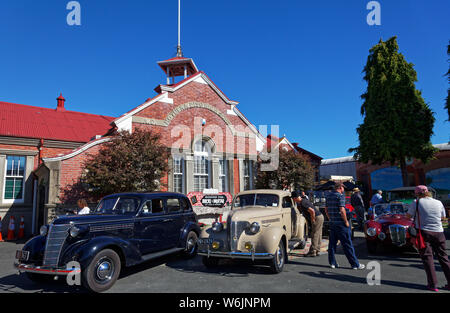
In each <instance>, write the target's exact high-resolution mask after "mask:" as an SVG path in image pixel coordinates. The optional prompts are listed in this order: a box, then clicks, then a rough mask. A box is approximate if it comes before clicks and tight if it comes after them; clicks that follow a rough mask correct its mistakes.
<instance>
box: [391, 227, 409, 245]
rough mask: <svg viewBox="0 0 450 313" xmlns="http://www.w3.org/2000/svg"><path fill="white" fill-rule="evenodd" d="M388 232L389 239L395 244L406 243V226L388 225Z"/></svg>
mask: <svg viewBox="0 0 450 313" xmlns="http://www.w3.org/2000/svg"><path fill="white" fill-rule="evenodd" d="M389 233H390V235H391V241H392V243H393V244H394V245H396V246H399V247H400V246H403V245H405V244H406V227H405V226H402V225H390V226H389Z"/></svg>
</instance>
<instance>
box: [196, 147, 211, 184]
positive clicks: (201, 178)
mask: <svg viewBox="0 0 450 313" xmlns="http://www.w3.org/2000/svg"><path fill="white" fill-rule="evenodd" d="M211 150H212V147H211V143H210V142H209V141H206V140H198V141H196V142H195V144H194V191H203V189H207V188H210V186H211V162H210V159H211V158H210V155H211Z"/></svg>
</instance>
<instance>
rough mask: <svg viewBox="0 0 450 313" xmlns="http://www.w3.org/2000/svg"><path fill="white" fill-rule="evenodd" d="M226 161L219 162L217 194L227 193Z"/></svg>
mask: <svg viewBox="0 0 450 313" xmlns="http://www.w3.org/2000/svg"><path fill="white" fill-rule="evenodd" d="M227 165H228V164H227V160H225V159H222V160H219V192H228V166H227Z"/></svg>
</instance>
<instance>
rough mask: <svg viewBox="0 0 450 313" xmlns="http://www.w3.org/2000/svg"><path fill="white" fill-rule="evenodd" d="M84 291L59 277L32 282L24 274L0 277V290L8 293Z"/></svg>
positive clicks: (84, 291)
mask: <svg viewBox="0 0 450 313" xmlns="http://www.w3.org/2000/svg"><path fill="white" fill-rule="evenodd" d="M23 291H26V292H32V293H46V292H55V293H69V292H70V293H86V292H87V291H86V290H85V289H83V288H82V287H81V286H68V285H67V283H66V280H65V278H63V277H60V278H59V280H57V281H48V282H47V281H46V282H39V283H37V282H33V281H32V280H30V279H29V278H28V277H27V276H26V275H25V274H20V275H17V274H13V275H8V276H5V277H0V292H10V293H23Z"/></svg>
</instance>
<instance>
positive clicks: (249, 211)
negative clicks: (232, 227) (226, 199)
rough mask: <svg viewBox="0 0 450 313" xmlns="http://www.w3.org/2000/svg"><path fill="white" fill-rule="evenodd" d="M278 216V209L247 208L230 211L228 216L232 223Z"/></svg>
mask: <svg viewBox="0 0 450 313" xmlns="http://www.w3.org/2000/svg"><path fill="white" fill-rule="evenodd" d="M279 214H280V212H279V208H272V207H263V206H248V207H245V208H242V209H235V210H232V211H231V212H230V215H229V216H230V217H231V219H232V220H233V221H249V220H255V219H262V218H266V217H271V216H277V215H279Z"/></svg>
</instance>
